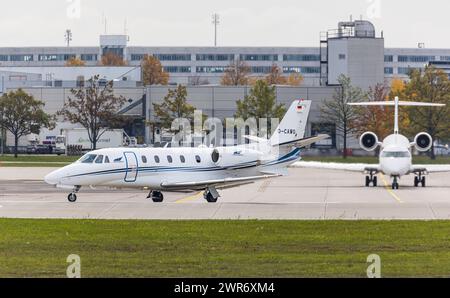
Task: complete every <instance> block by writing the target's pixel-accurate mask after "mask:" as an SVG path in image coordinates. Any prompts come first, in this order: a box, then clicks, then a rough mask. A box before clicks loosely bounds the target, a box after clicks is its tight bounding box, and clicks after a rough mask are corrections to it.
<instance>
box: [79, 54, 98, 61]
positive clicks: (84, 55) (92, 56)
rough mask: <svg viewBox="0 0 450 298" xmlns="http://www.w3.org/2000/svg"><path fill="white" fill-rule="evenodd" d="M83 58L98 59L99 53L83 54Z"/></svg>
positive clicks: (86, 59) (85, 59) (87, 59)
mask: <svg viewBox="0 0 450 298" xmlns="http://www.w3.org/2000/svg"><path fill="white" fill-rule="evenodd" d="M81 60H83V61H97V60H98V55H97V54H81Z"/></svg>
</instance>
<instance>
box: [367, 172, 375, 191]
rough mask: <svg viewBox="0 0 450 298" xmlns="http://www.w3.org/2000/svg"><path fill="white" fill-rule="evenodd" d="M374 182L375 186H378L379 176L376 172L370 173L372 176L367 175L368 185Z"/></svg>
mask: <svg viewBox="0 0 450 298" xmlns="http://www.w3.org/2000/svg"><path fill="white" fill-rule="evenodd" d="M371 183H372V184H373V187H377V185H378V178H377V176H374V173H372V172H371V173H370V176H366V187H370V184H371Z"/></svg>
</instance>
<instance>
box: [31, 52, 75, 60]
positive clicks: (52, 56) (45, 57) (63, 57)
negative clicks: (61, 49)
mask: <svg viewBox="0 0 450 298" xmlns="http://www.w3.org/2000/svg"><path fill="white" fill-rule="evenodd" d="M74 58H76V55H75V54H42V55H39V56H38V60H39V61H67V60H70V59H74Z"/></svg>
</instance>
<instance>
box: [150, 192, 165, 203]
mask: <svg viewBox="0 0 450 298" xmlns="http://www.w3.org/2000/svg"><path fill="white" fill-rule="evenodd" d="M147 199H152V200H153V202H155V203H162V202H163V201H164V195H163V194H162V192H160V191H151V192H150V193H149V194H148V197H147Z"/></svg>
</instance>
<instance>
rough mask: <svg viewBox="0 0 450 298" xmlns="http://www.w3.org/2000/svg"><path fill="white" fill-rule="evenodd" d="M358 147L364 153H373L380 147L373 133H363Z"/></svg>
mask: <svg viewBox="0 0 450 298" xmlns="http://www.w3.org/2000/svg"><path fill="white" fill-rule="evenodd" d="M359 145H360V146H361V148H363V149H364V150H366V151H374V150H375V149H377V147H378V146H379V145H380V143H379V142H378V137H377V135H376V134H374V133H373V132H366V133H364V134H363V135H362V136H361V138H360V139H359Z"/></svg>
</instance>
